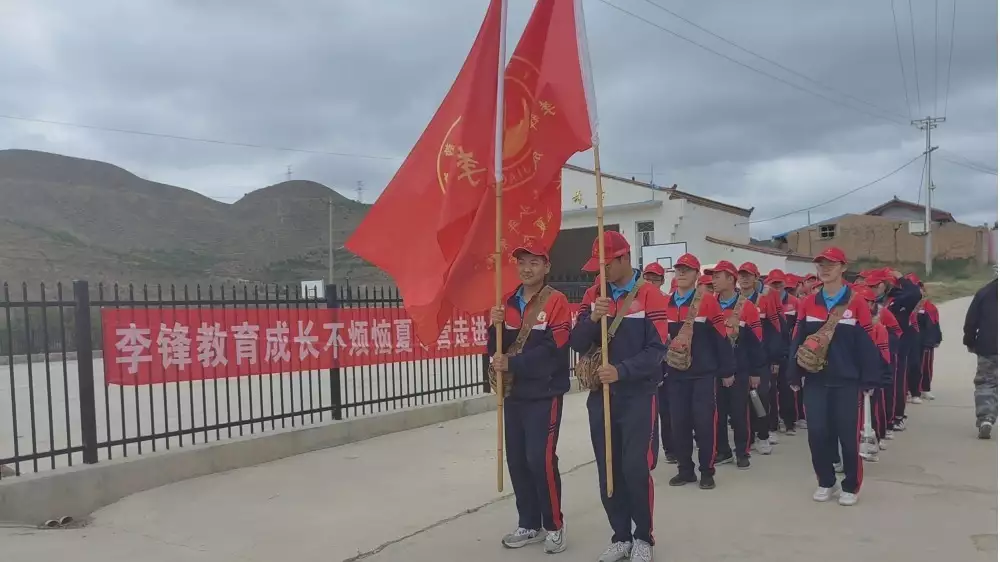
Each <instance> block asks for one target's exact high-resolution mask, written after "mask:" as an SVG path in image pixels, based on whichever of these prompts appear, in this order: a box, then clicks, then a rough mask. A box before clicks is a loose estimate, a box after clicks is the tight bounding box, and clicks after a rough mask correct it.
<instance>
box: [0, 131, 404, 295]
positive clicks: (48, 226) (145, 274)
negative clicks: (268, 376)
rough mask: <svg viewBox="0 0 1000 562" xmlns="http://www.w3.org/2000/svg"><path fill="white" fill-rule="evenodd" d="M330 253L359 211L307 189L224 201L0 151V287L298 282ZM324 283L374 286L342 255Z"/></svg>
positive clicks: (101, 168)
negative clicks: (3, 283)
mask: <svg viewBox="0 0 1000 562" xmlns="http://www.w3.org/2000/svg"><path fill="white" fill-rule="evenodd" d="M331 199H332V202H333V209H334V233H333V239H334V247H335V248H339V247H341V246H343V244H344V241H345V240H346V238H347V236H348V235H349V233H351V232H352V231H353V230H354V228H355V227H356V226H357V225H358V223H359V222H360V221H361V219H362V217H364V215H365V213H366V212H367V210H368V207H369V206H368V205H364V204H361V203H358V202H356V201H352V200H350V199H347V198H345V197H343V196H342V195H340V194H338V193H337V192H336V191H334V190H332V189H330V188H328V187H326V186H324V185H322V184H319V183H315V182H311V181H301V180H296V181H288V182H283V183H279V184H276V185H272V186H268V187H264V188H262V189H259V190H256V191H253V192H251V193H249V194H247V195H246V196H244V197H243V198H242V199H240V200H239V201H237V202H235V203H233V204H228V203H222V202H219V201H216V200H214V199H210V198H208V197H205V196H204V195H201V194H199V193H196V192H194V191H191V190H188V189H184V188H181V187H176V186H172V185H166V184H162V183H156V182H152V181H148V180H145V179H142V178H140V177H138V176H136V175H135V174H132V173H131V172H128V171H127V170H123V169H122V168H119V167H117V166H113V165H111V164H107V163H104V162H97V161H93V160H84V159H80V158H72V157H68V156H61V155H57V154H49V153H45V152H35V151H28V150H0V280H2V281H7V282H11V283H12V284H15V283H16V284H20V283H21V282H28V283H29V284H31V285H36V286H37V284H38V283H39V282H45V283H46V284H49V285H51V284H54V283H55V282H57V281H62V282H64V283H65V282H68V281H70V280H72V279H87V280H89V281H90V282H91V283H92V284H96V283H97V282H102V281H103V282H105V283H109V284H110V283H121V284H127V283H136V284H142V283H150V284H156V283H162V284H169V283H178V284H180V283H202V284H207V283H215V284H218V283H234V282H252V283H298V282H299V281H301V280H305V279H324V278H326V276H327V271H328V269H327V232H328V205H327V202H328V201H329V200H331ZM334 274H335V282H338V283H339V282H343V281H345V280H350V281H351V282H352V283H355V284H364V283H385V282H387V281H388V279H387V278H386V277H385V276H384V275H383V274H382V273H381V272H380V271H378V270H377V269H375V268H374V267H372V266H370V265H369V264H367V263H364V262H362V261H361V260H360V259H358V258H357V257H355V256H354V255H353V254H351V253H350V252H347V251H345V250H337V251H335V255H334Z"/></svg>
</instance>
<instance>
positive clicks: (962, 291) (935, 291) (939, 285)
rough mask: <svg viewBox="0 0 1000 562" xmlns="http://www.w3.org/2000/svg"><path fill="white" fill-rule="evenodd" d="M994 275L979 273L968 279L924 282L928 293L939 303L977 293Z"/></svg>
mask: <svg viewBox="0 0 1000 562" xmlns="http://www.w3.org/2000/svg"><path fill="white" fill-rule="evenodd" d="M992 279H993V277H992V276H987V275H977V276H975V277H969V278H966V279H941V280H937V281H928V282H926V283H924V287H925V288H926V289H927V294H928V295H930V297H931V299H932V300H933V301H934V302H937V303H943V302H947V301H950V300H953V299H959V298H962V297H967V296H970V295H974V294H976V291H978V290H979V289H980V288H981V287H982V286H983V285H985V284H987V283H989V282H990V281H991V280H992Z"/></svg>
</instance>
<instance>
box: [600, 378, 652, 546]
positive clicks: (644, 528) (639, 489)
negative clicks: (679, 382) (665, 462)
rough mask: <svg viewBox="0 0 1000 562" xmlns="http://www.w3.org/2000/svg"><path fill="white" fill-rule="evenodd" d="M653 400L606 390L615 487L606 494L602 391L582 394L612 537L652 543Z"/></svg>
mask: <svg viewBox="0 0 1000 562" xmlns="http://www.w3.org/2000/svg"><path fill="white" fill-rule="evenodd" d="M656 401H657V400H656V394H649V395H645V396H623V395H620V394H613V395H612V396H611V470H612V472H613V475H614V483H615V490H614V495H612V496H611V497H610V498H609V497H608V493H607V482H608V479H607V478H608V475H607V470H606V467H605V463H604V397H603V395H602V393H601V392H591V393H590V396H588V397H587V413H588V414H589V418H590V441H591V443H592V444H593V446H594V457H595V458H596V460H597V477H598V480H599V482H600V488H601V502H602V503H603V504H604V511H605V513H607V515H608V523H610V524H611V530H612V531H613V532H614V535H613V536H612V538H611V541H612V542H631V541H632V540H633V539H641V540H644V541H646V542H648V543H649V544H653V475H652V474H650V473H651V472H652V470H653V469H654V468H656V461H657V457H658V455H659V447H658V439H657V437H658V435H657V434H658V432H657V425H658V424H659V419H658V414H657V407H656ZM633 523H635V532H634V533H633V532H632V524H633Z"/></svg>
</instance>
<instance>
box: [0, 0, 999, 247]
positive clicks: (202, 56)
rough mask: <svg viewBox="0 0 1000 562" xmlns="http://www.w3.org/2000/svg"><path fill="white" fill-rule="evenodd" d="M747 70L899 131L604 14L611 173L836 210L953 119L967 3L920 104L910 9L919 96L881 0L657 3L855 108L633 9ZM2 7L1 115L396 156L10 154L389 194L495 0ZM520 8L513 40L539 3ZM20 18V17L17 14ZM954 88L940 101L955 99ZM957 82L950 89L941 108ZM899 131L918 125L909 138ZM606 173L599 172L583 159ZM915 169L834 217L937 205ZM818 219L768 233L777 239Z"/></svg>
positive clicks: (944, 201)
mask: <svg viewBox="0 0 1000 562" xmlns="http://www.w3.org/2000/svg"><path fill="white" fill-rule="evenodd" d="M610 1H611V2H612V3H615V4H617V5H619V6H622V7H624V8H625V9H627V10H629V11H632V12H634V13H635V14H637V15H639V16H641V17H643V18H647V19H649V20H650V21H652V22H654V23H656V24H658V25H661V26H663V27H666V28H669V29H671V30H674V31H676V32H678V33H681V34H683V35H685V36H687V37H690V38H692V39H695V40H697V41H698V42H700V43H703V44H704V45H706V46H708V47H710V48H712V49H715V50H717V51H719V52H721V53H724V54H725V55H728V56H730V57H732V58H734V59H737V60H739V61H741V62H744V63H745V64H748V65H750V66H753V67H755V68H758V69H760V70H763V71H766V72H768V73H771V74H773V75H775V76H779V77H781V78H783V79H785V80H788V81H790V82H792V83H794V84H797V85H799V86H800V87H801V88H805V89H807V90H811V91H814V92H820V93H822V94H823V95H824V96H826V97H828V98H832V99H833V100H836V101H837V102H840V103H842V104H847V105H850V106H854V107H855V108H857V109H858V110H864V111H870V112H873V113H877V114H880V115H883V116H885V117H888V118H889V121H887V120H885V119H879V118H876V117H873V116H870V115H866V114H865V113H863V112H862V111H858V110H851V109H848V108H845V107H843V106H842V105H838V104H837V103H833V102H830V101H827V100H823V99H820V98H819V97H816V96H815V95H810V94H808V93H805V92H802V91H800V90H797V89H795V88H794V87H791V86H788V85H786V84H782V83H780V82H778V81H775V80H773V79H771V78H768V77H765V76H762V75H760V74H758V73H755V72H753V71H751V70H748V69H746V68H743V67H741V66H739V65H737V64H734V63H732V62H730V61H727V60H725V59H723V58H721V57H719V56H717V55H714V54H711V53H707V52H705V51H704V50H702V49H699V48H698V47H696V46H693V45H691V44H689V43H686V42H684V41H682V40H679V39H677V38H675V37H672V36H670V35H669V34H668V33H666V32H664V31H662V30H660V29H657V28H655V27H653V26H650V25H648V24H646V23H644V22H642V21H639V20H637V19H635V18H633V17H629V16H627V15H625V14H622V13H621V12H619V11H616V10H614V9H612V8H610V7H608V6H607V5H605V4H604V3H601V2H600V1H599V0H585V2H584V5H585V9H586V14H587V18H588V20H587V21H588V32H589V41H590V48H591V56H592V59H593V66H594V73H595V88H596V94H597V100H598V110H599V114H600V118H601V138H602V157H603V164H604V167H605V168H606V169H607V170H609V171H612V172H616V173H620V174H623V175H636V176H637V179H644V180H648V179H649V173H648V171H649V170H650V167H652V169H653V170H654V179H655V181H656V182H657V183H661V184H667V185H669V184H672V183H678V184H680V185H681V186H682V187H683V188H684V189H686V190H689V191H692V192H695V193H699V194H703V195H705V196H709V197H716V198H719V199H722V200H725V201H728V202H732V203H735V204H739V205H744V206H754V207H755V208H756V210H755V212H754V217H753V218H754V219H766V218H769V217H772V216H776V215H780V214H783V213H786V212H789V211H792V210H795V209H798V208H801V207H805V206H808V205H810V204H814V203H817V202H820V201H823V200H825V199H829V198H832V197H834V196H836V195H838V194H839V193H842V192H844V191H846V190H848V189H851V188H853V187H856V186H858V185H861V184H864V183H867V182H869V181H871V180H873V179H875V178H877V177H879V176H881V175H884V174H885V173H887V172H889V171H891V170H892V169H894V168H896V167H898V166H900V165H901V164H903V163H904V162H906V161H907V160H909V159H910V158H913V157H914V156H916V155H917V154H919V153H920V152H921V151H922V150H923V137H922V135H921V133H920V131H917V130H916V129H914V128H913V127H911V126H909V125H908V121H909V118H910V116H911V115H910V114H911V112H912V113H913V116H914V117H917V116H920V115H923V114H927V113H932V112H934V105H935V98H936V101H937V106H938V109H937V113H939V114H940V113H943V111H944V100H945V85H946V73H947V68H948V66H947V62H948V61H947V48H948V39H949V38H950V22H951V6H952V4H951V3H950V2H948V1H944V2H940V3H939V4H940V10H941V11H940V15H939V19H938V28H939V31H938V33H939V35H938V49H937V53H936V55H937V74H938V76H937V81H936V82H935V80H934V75H935V62H934V61H935V50H934V14H933V5H932V3H930V2H916V3H914V20H915V24H916V27H915V31H916V34H915V35H916V44H917V51H918V52H917V62H918V67H917V70H918V72H919V78H920V94H921V100H920V101H921V106H922V108H921V109H922V110H923V111H922V112H921V111H919V110H918V107H917V99H916V88H915V85H914V73H913V59H912V52H911V46H910V42H909V41H910V39H909V38H910V29H909V17H908V12H907V6H906V4H905V3H903V2H897V3H896V4H897V14H898V15H899V16H900V20H899V21H900V28H899V31H900V36H901V39H902V41H903V59H904V64H905V68H906V72H907V79H908V81H909V85H908V92H909V98H910V109H908V107H907V104H906V101H905V98H904V88H903V84H902V78H901V76H900V68H899V60H898V55H897V51H896V42H895V41H896V40H895V35H894V31H893V24H892V14H891V12H890V10H889V6H888V5H886V3H872V2H869V1H865V0H843V1H841V2H819V1H811V2H799V3H788V2H778V1H777V0H761V1H758V2H753V3H725V6H724V7H723V6H722V5H720V4H718V3H710V2H695V1H693V0H686V1H683V2H669V3H667V2H666V1H665V0H656V1H657V2H658V3H660V4H662V5H664V6H667V7H669V8H670V9H672V10H674V11H676V12H677V13H679V14H681V15H683V16H684V17H686V18H688V19H690V20H692V21H695V22H697V23H698V24H699V25H701V26H703V27H705V28H708V29H710V30H712V31H714V32H715V33H717V34H719V35H722V36H724V37H726V38H728V39H730V40H732V41H734V42H737V43H739V44H741V45H743V46H745V47H746V48H749V49H751V50H753V51H755V52H757V53H759V54H761V55H763V56H766V57H769V58H772V59H774V60H776V61H778V62H780V63H781V64H783V65H785V66H787V67H790V68H793V69H795V70H798V71H799V72H802V73H804V74H806V75H808V76H810V77H812V78H814V79H816V80H819V81H820V82H822V83H824V84H828V85H830V86H834V87H835V88H837V89H838V90H840V91H842V92H847V93H849V94H851V95H853V96H856V97H858V98H861V99H863V100H865V101H867V102H870V103H872V104H875V105H876V106H878V108H880V109H875V108H873V107H871V106H868V105H865V104H863V103H860V102H857V101H854V100H851V99H849V98H847V97H845V96H843V95H842V94H840V93H837V92H832V91H829V90H823V89H822V88H821V87H819V86H817V85H816V84H812V83H810V82H808V81H806V80H803V79H801V78H800V77H797V76H794V75H792V74H789V73H787V72H785V71H783V70H782V69H780V68H777V67H775V66H773V65H770V64H768V63H766V62H764V61H761V60H758V59H755V58H753V57H752V56H750V55H748V54H746V53H744V52H741V51H739V50H738V49H735V48H734V47H732V46H730V45H727V44H726V43H724V42H722V41H720V40H718V39H716V38H713V37H711V36H709V35H706V34H705V33H703V32H701V31H699V30H697V29H695V28H693V27H691V26H689V25H688V24H686V23H683V22H681V21H679V20H677V19H675V18H673V17H672V16H670V15H669V14H667V13H665V12H663V11H661V10H658V9H657V8H655V7H654V6H652V5H651V4H650V3H648V2H646V1H645V0H610ZM14 4H15V5H16V6H17V7H16V8H15V7H7V6H9V4H4V7H3V8H0V16H2V17H0V83H2V84H4V88H2V89H0V113H9V114H15V115H22V116H27V117H36V118H42V119H53V120H63V121H71V122H78V123H87V124H95V125H101V126H107V127H116V128H125V129H136V130H144V131H155V132H163V133H168V134H176V135H183V136H193V137H205V138H213V139H229V140H233V141H238V142H246V143H254V144H261V145H270V146H289V147H300V148H306V149H314V150H323V151H335V152H349V153H358V154H371V155H379V156H388V157H393V159H390V160H378V159H359V158H343V157H334V156H324V155H312V154H302V153H294V152H280V151H273V150H258V149H251V148H240V147H231V146H219V145H210V144H202V143H194V142H185V141H180V140H171V139H164V138H150V137H137V136H133V135H123V134H116V133H109V132H100V131H90V130H81V129H72V128H66V127H57V126H50V125H41V124H30V123H23V122H16V121H0V146H12V147H19V148H33V149H40V150H50V151H53V152H61V153H65V154H70V155H76V156H82V157H88V158H97V159H102V160H106V161H109V162H112V163H115V164H118V165H121V166H123V167H126V168H128V169H131V170H133V171H135V172H136V173H139V174H140V175H143V176H145V177H149V178H150V179H155V180H157V181H163V182H167V183H174V184H178V185H183V186H186V187H191V188H194V189H197V190H200V191H202V192H204V193H207V194H209V195H211V196H215V197H218V198H220V199H223V200H232V199H235V198H237V197H239V196H241V195H242V194H243V193H245V192H246V191H249V190H251V189H254V188H256V187H260V186H263V185H267V184H271V183H274V182H276V181H279V180H280V179H282V177H283V174H284V171H285V167H286V166H287V165H292V166H293V170H294V174H295V176H296V177H300V178H308V179H314V180H316V181H320V182H323V183H326V184H328V185H331V186H334V187H336V188H338V189H339V190H341V191H342V192H343V193H345V194H347V195H349V196H350V195H353V193H354V187H355V183H356V182H357V181H363V182H364V184H365V187H366V191H365V199H366V201H367V202H371V201H372V200H373V199H374V197H375V196H376V195H377V193H378V192H379V191H380V190H381V188H382V187H383V186H384V185H385V184H386V182H388V181H389V179H390V178H391V177H392V175H393V173H395V168H396V167H397V166H398V165H399V163H400V162H401V158H402V157H404V156H405V155H406V153H407V152H408V151H409V149H410V148H411V146H412V144H413V142H414V141H415V140H416V138H417V137H418V136H419V134H420V132H421V130H422V129H423V127H424V126H425V125H426V122H427V120H428V119H429V118H430V116H431V115H432V114H433V112H434V110H435V109H436V108H437V106H438V104H439V103H440V100H441V98H442V96H443V95H444V94H445V92H446V91H447V89H448V87H449V86H450V85H451V80H452V79H453V78H454V76H455V74H456V72H457V70H458V68H459V66H460V64H461V61H462V60H463V58H464V57H465V55H466V53H467V50H468V48H469V46H470V45H471V42H472V40H473V39H474V36H475V33H476V31H477V29H478V26H479V23H480V21H481V18H482V15H483V12H484V8H485V5H486V1H485V0H483V1H475V2H473V1H470V0H420V2H414V1H412V0H377V1H369V0H364V1H362V0H353V1H352V0H339V1H333V2H329V1H320V0H299V1H298V2H295V3H294V4H290V5H289V6H285V5H283V4H281V3H274V2H270V1H267V0H250V1H245V0H244V1H239V2H237V1H233V0H225V1H221V0H217V1H213V2H198V1H195V0H175V1H167V0H160V1H156V2H142V3H137V2H130V1H127V0H101V1H97V2H86V3H82V2H74V1H71V0H39V1H35V2H31V3H27V2H22V3H14ZM531 5H532V2H531V1H530V0H510V5H509V16H510V20H509V30H508V31H509V32H508V44H509V45H510V46H511V48H512V47H513V44H514V43H515V42H516V40H517V37H518V34H519V32H520V29H521V28H522V27H523V25H524V23H525V21H526V20H527V17H528V14H529V12H530V10H531ZM4 10H7V11H8V12H9V13H3V11H4ZM996 22H997V6H996V3H993V2H977V3H968V2H966V3H959V6H958V19H957V25H956V40H955V49H954V56H953V61H952V65H951V80H950V89H949V91H948V96H947V99H948V122H947V123H945V124H944V125H942V126H941V128H939V129H937V130H936V131H935V138H934V143H935V144H936V145H939V146H940V147H941V149H942V150H941V152H939V153H938V154H939V156H940V158H937V159H936V160H935V164H934V179H935V183H936V185H937V186H938V187H939V189H937V190H936V193H935V197H936V199H935V201H936V206H940V207H941V208H944V209H947V210H949V211H951V212H953V213H955V214H956V215H958V217H959V218H960V220H964V221H966V222H972V223H976V222H984V221H991V222H992V221H993V220H996V208H997V183H996V177H995V176H991V175H986V174H982V173H980V172H976V171H973V170H970V169H968V168H966V167H961V166H958V165H956V164H953V163H951V162H948V161H946V160H944V158H949V159H951V160H955V161H959V162H962V161H963V160H962V159H963V158H964V159H969V160H973V161H976V162H983V163H986V164H989V165H991V166H992V167H994V168H995V167H996V156H997V126H996V124H997V51H996V43H997V26H996ZM935 84H936V87H935ZM935 90H937V93H936V95H935ZM891 121H895V123H893V122H891ZM572 161H573V162H574V163H577V164H580V165H584V166H588V165H590V163H591V162H590V156H589V155H587V154H582V155H578V156H576V157H574V159H573V160H572ZM920 168H921V165H920V163H916V164H914V165H912V166H910V167H908V168H907V169H905V170H903V171H902V172H900V173H899V174H896V175H894V176H893V177H891V178H889V179H887V180H885V181H884V182H881V183H879V184H877V185H875V186H872V187H871V188H868V189H866V190H863V191H861V192H859V193H857V194H856V195H854V196H851V197H849V198H845V199H842V200H840V201H837V202H836V203H833V204H830V205H828V206H825V207H822V208H820V209H816V210H815V211H813V212H812V218H813V220H818V219H820V218H824V217H827V216H833V215H837V214H841V213H844V212H851V211H859V210H863V209H867V208H869V207H872V206H875V205H877V204H878V203H880V202H882V201H884V200H885V199H888V198H889V197H891V196H892V195H898V196H900V197H902V198H905V199H910V200H916V199H917V196H918V183H919V178H920V173H921V170H920ZM805 220H806V216H805V215H804V214H800V215H794V216H791V217H788V218H785V219H781V220H776V221H773V222H766V223H761V224H758V225H754V228H753V232H754V234H755V235H757V236H765V235H768V234H771V233H774V232H780V231H783V230H787V229H789V228H793V227H796V226H798V225H800V224H802V223H804V221H805Z"/></svg>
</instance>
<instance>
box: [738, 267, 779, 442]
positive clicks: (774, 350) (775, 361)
mask: <svg viewBox="0 0 1000 562" xmlns="http://www.w3.org/2000/svg"><path fill="white" fill-rule="evenodd" d="M736 272H737V275H738V276H737V280H736V281H737V285H738V286H739V290H740V294H741V295H743V296H744V297H746V299H747V300H749V301H750V302H752V303H753V304H754V305H755V306H756V307H757V311H758V313H759V315H760V320H759V322H760V325H761V330H762V332H761V333H762V334H763V336H762V340H761V343H762V348H761V349H762V351H763V353H764V358H765V360H766V362H767V365H766V367H765V371H766V372H764V373H762V374H761V376H760V384H758V385H757V393H758V394H759V396H760V401H761V403H762V405H763V406H764V408H765V409H766V410H767V412H768V413H767V414H766V415H764V416H757V413H756V412H755V410H754V408H753V404H752V403H751V404H750V405H749V407H748V409H749V411H750V426H751V429H752V430H753V432H754V433H755V434H756V437H757V439H756V442H755V443H754V446H755V447H756V449H757V452H758V453H760V454H762V455H770V454H771V445H772V444H774V443H777V442H778V438H777V435H771V419H770V412H771V389H773V388H776V387H777V386H778V380H777V379H778V373H779V372H780V369H779V367H778V365H779V364H780V363H781V360H782V358H783V357H785V356H786V355H787V352H786V351H785V350H786V349H787V347H788V346H784V345H782V332H781V330H782V320H781V303H780V301H779V300H778V298H779V297H778V295H779V293H780V291H772V290H771V289H770V288H769V287H766V286H765V287H764V288H760V287H761V286H762V285H761V280H760V271H759V270H758V269H757V264H755V263H753V262H744V263H743V264H742V265H740V267H739V268H737V270H736Z"/></svg>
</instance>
